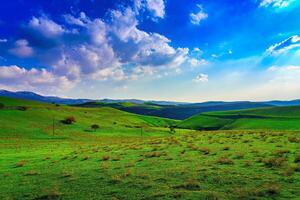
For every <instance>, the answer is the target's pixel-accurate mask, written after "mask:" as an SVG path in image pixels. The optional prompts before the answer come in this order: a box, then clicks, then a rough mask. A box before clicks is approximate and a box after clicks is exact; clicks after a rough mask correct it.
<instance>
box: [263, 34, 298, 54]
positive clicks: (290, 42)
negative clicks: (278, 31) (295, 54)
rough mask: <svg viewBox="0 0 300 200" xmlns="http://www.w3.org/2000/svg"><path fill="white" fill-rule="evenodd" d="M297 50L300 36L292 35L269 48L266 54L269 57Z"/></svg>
mask: <svg viewBox="0 0 300 200" xmlns="http://www.w3.org/2000/svg"><path fill="white" fill-rule="evenodd" d="M298 48H300V36H298V35H294V36H291V37H289V38H287V39H285V40H283V41H281V42H279V43H277V44H274V45H272V46H270V47H269V48H268V49H267V52H268V53H269V54H271V55H278V54H282V53H285V52H287V51H289V50H292V49H298Z"/></svg>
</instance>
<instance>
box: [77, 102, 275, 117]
mask: <svg viewBox="0 0 300 200" xmlns="http://www.w3.org/2000/svg"><path fill="white" fill-rule="evenodd" d="M76 106H79V107H92V108H95V107H112V108H116V109H118V110H123V111H126V112H130V113H135V114H140V115H148V116H157V117H164V118H170V119H176V120H183V119H186V118H189V117H191V116H193V115H196V114H199V113H203V112H210V111H225V110H239V109H247V108H260V107H268V106H270V105H267V104H263V103H253V102H206V103H194V104H181V105H157V104H154V103H150V102H145V103H143V104H136V103H132V102H115V103H103V102H86V103H83V104H79V105H76Z"/></svg>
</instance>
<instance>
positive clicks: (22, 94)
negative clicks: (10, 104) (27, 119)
mask: <svg viewBox="0 0 300 200" xmlns="http://www.w3.org/2000/svg"><path fill="white" fill-rule="evenodd" d="M0 96H4V97H12V98H18V99H26V100H33V101H41V102H47V103H57V104H68V105H74V104H82V103H86V102H94V101H97V102H103V103H122V102H130V103H135V104H145V103H150V104H151V103H153V104H157V105H179V104H184V103H182V102H172V101H144V100H139V99H101V100H92V99H72V98H60V97H55V96H42V95H40V94H36V93H34V92H27V91H18V92H11V91H7V90H0Z"/></svg>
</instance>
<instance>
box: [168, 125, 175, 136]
mask: <svg viewBox="0 0 300 200" xmlns="http://www.w3.org/2000/svg"><path fill="white" fill-rule="evenodd" d="M169 129H170V133H171V134H175V133H176V130H175V126H169Z"/></svg>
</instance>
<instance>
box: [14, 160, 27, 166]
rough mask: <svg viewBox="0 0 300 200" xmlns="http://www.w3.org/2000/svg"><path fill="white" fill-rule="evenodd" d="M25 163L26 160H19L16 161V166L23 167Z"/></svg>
mask: <svg viewBox="0 0 300 200" xmlns="http://www.w3.org/2000/svg"><path fill="white" fill-rule="evenodd" d="M27 163H28V161H27V160H20V161H19V162H17V164H16V167H24V166H25V165H26V164H27Z"/></svg>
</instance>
